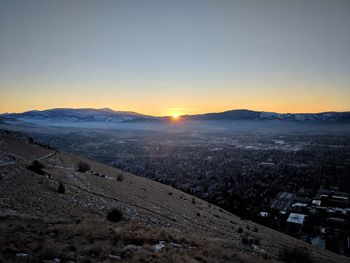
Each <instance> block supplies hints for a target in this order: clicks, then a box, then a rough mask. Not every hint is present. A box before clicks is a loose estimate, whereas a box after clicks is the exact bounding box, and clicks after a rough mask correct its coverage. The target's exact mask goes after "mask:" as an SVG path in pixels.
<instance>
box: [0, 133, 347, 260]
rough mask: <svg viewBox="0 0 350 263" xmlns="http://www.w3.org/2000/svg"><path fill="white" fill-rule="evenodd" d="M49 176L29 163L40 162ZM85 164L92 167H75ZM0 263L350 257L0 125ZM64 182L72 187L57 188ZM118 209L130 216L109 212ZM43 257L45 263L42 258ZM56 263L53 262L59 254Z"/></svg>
mask: <svg viewBox="0 0 350 263" xmlns="http://www.w3.org/2000/svg"><path fill="white" fill-rule="evenodd" d="M35 160H37V161H39V162H40V163H41V164H43V165H44V168H42V171H43V174H38V173H35V172H33V171H31V170H29V169H28V165H30V164H31V163H32V162H33V161H35ZM79 162H85V163H87V164H89V165H90V170H89V171H87V172H78V171H77V167H78V163H79ZM0 182H1V184H0V218H1V220H0V232H1V235H0V246H1V248H2V250H1V255H0V262H14V261H16V260H26V261H20V262H30V261H29V259H31V260H34V262H36V261H39V260H41V261H42V260H54V258H59V259H60V260H61V262H68V261H69V260H70V261H74V262H112V261H113V262H115V261H121V262H279V261H280V259H281V258H280V256H279V255H280V254H281V252H282V251H284V250H286V249H289V248H297V249H298V251H303V253H304V252H305V253H304V254H309V255H310V259H311V260H312V262H325V263H326V262H348V259H347V258H345V257H342V256H339V255H337V254H334V253H331V252H328V251H320V250H317V249H316V248H314V247H312V246H311V245H309V244H306V243H304V242H302V241H300V240H297V239H294V238H292V237H289V236H286V235H284V234H281V233H279V232H276V231H274V230H271V229H268V228H265V227H263V226H259V225H256V224H254V223H252V222H249V221H244V220H242V219H240V218H239V217H237V216H235V215H233V214H231V213H229V212H226V211H224V210H221V209H220V208H218V207H216V206H214V205H210V204H209V203H207V202H205V201H203V200H200V199H197V198H193V197H192V196H190V195H188V194H185V193H183V192H181V191H179V190H176V189H174V188H171V187H169V186H166V185H162V184H160V183H157V182H153V181H151V180H148V179H146V178H142V177H138V176H135V175H132V174H129V173H125V172H122V171H120V170H118V169H115V168H112V167H108V166H106V165H103V164H100V163H96V162H93V161H90V160H84V159H82V158H79V157H77V156H74V155H71V154H68V153H65V152H58V151H55V150H52V149H49V148H45V147H41V146H39V145H36V144H32V143H29V142H28V140H27V139H26V138H24V137H21V136H20V135H18V134H12V133H7V132H0ZM59 182H63V185H64V187H65V193H58V192H57V188H58V185H59ZM115 208H118V209H119V210H120V211H122V214H123V220H121V221H119V222H117V223H113V222H110V221H108V220H107V219H106V215H107V213H108V211H110V210H111V209H115ZM41 261H40V262H41ZM52 262H54V261H52Z"/></svg>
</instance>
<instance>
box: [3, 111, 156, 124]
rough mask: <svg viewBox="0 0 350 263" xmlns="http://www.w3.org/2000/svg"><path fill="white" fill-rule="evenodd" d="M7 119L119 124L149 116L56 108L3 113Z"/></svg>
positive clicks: (35, 121) (123, 112) (129, 112)
mask: <svg viewBox="0 0 350 263" xmlns="http://www.w3.org/2000/svg"><path fill="white" fill-rule="evenodd" d="M2 116H3V117H6V118H7V119H9V118H11V119H14V120H18V121H24V122H34V123H46V122H51V123H72V122H75V123H76V122H107V123H119V122H125V121H132V120H137V119H150V118H153V117H151V116H147V115H143V114H139V113H136V112H131V111H113V110H111V109H108V108H104V109H90V108H83V109H69V108H58V109H50V110H43V111H37V110H34V111H27V112H23V113H5V114H2Z"/></svg>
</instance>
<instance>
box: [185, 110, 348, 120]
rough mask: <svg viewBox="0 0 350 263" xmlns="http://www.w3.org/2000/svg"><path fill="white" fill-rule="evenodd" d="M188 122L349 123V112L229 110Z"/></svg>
mask: <svg viewBox="0 0 350 263" xmlns="http://www.w3.org/2000/svg"><path fill="white" fill-rule="evenodd" d="M186 118H187V119H189V120H202V121H203V120H226V121H229V120H260V121H263V120H279V121H297V122H339V123H343V122H350V112H322V113H276V112H265V111H251V110H230V111H224V112H219V113H207V114H199V115H188V116H186Z"/></svg>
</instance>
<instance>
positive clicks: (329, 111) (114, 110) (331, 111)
mask: <svg viewBox="0 0 350 263" xmlns="http://www.w3.org/2000/svg"><path fill="white" fill-rule="evenodd" d="M58 109H71V110H88V109H90V110H111V111H113V112H125V113H127V112H128V113H135V114H140V115H145V116H151V117H171V115H169V114H168V115H151V114H145V113H142V112H137V111H133V110H116V109H113V108H109V107H103V108H93V107H80V108H73V107H55V108H47V109H41V110H36V109H32V110H26V111H21V112H1V113H0V115H3V114H21V113H26V112H31V111H39V112H40V111H49V110H58ZM239 110H242V111H254V112H266V113H276V114H322V113H342V112H350V110H342V111H336V110H326V111H319V112H278V111H265V110H252V109H248V108H237V109H228V110H223V111H212V112H203V113H194V114H190V113H186V114H181V115H179V116H180V117H182V116H193V115H205V114H215V113H223V112H228V111H239Z"/></svg>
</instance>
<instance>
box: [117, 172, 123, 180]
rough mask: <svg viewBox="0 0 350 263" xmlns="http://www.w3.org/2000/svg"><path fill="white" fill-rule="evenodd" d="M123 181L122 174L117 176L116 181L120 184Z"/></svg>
mask: <svg viewBox="0 0 350 263" xmlns="http://www.w3.org/2000/svg"><path fill="white" fill-rule="evenodd" d="M123 180H124V175H123V174H118V176H117V181H119V182H122V181H123Z"/></svg>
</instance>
